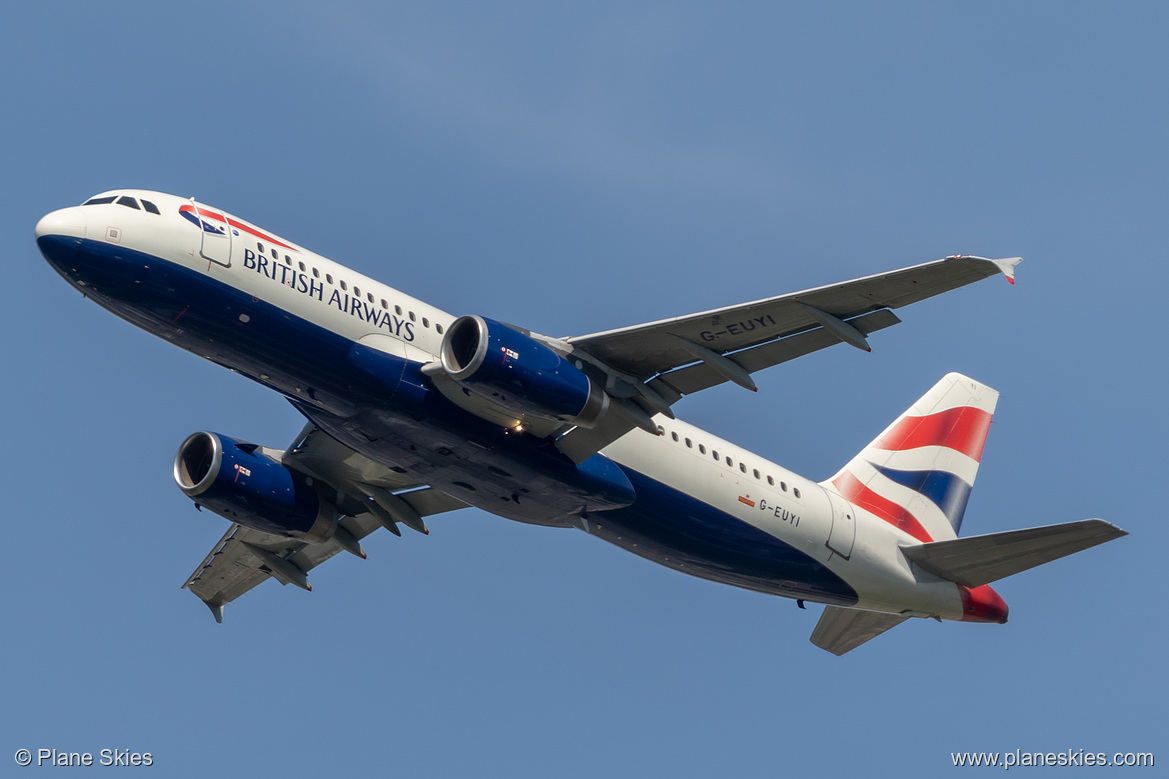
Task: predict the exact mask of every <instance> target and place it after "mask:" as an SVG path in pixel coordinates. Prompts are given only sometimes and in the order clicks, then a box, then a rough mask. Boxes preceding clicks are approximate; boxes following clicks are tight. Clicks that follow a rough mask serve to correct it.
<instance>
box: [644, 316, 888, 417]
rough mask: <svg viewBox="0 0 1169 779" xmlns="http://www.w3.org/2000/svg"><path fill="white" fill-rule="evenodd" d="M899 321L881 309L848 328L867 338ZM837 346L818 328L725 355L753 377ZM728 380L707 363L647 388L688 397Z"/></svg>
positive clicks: (669, 374) (676, 372)
mask: <svg viewBox="0 0 1169 779" xmlns="http://www.w3.org/2000/svg"><path fill="white" fill-rule="evenodd" d="M900 321H901V320H900V319H899V318H898V317H897V315H896V314H894V313H893V312H892V311H889V310H888V309H881V310H880V311H874V312H872V313H870V314H865V315H863V316H859V317H856V318H855V319H851V320H849V322H848V324H850V325H852V326H853V327H854V328H856V329H857V330H858V331H859V332H861V333H862V334H864V335H868V334H869V333H874V332H876V331H877V330H883V329H885V328H886V327H892V326H893V325H895V324H898V323H899V322H900ZM839 342H840V339H838V338H837V337H836V336H835V335H833V334H832V333H831V332H829V331H828V330H826V329H824V328H819V329H816V330H809V331H807V332H804V333H800V334H799V335H793V336H789V337H787V338H781V339H779V340H778V341H770V342H768V343H765V344H761V345H759V346H754V347H751V348H749V349H743V350H742V351H738V352H734V353H732V354H729V355H727V359H730V360H732V361H733V362H735V363H737V364H738V365H739V366H740V367H742V368H743V370H745V371H747V373H755V372H756V371H761V370H763V369H764V368H770V367H771V366H773V365H778V364H779V363H781V362H787V361H788V360H794V359H796V358H797V357H802V356H804V355H805V354H811V353H812V352H815V351H818V350H820V349H825V348H827V347H829V346H832V345H833V344H836V343H839ZM727 380H728V378H727V377H726V376H724V375H722V374H720V373H719V372H718V371H716V370H715V369H713V368H711V367H710V366H709V365H707V364H706V363H701V362H700V363H697V364H695V365H687V366H686V367H684V368H676V369H674V370H672V371H668V372H666V373H663V374H662V375H661V376H658V377H657V378H656V379H654V380H653V381H651V382H649V386H650V387H652V388H655V389H658V387H659V385H660V384H663V383H664V384H667V385H669V387H670V388H671V389H673V390H674V391H675V392H676V393H677V394H679V395H690V394H692V393H695V392H698V391H699V390H704V389H709V388H710V387H714V386H716V385H718V384H722V383H724V382H726V381H727ZM659 392H660V393H661V394H663V395H665V396H667V397H669V396H670V395H669V393H667V392H665V391H664V390H659Z"/></svg>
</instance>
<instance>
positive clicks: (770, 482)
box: [767, 476, 775, 487]
mask: <svg viewBox="0 0 1169 779" xmlns="http://www.w3.org/2000/svg"><path fill="white" fill-rule="evenodd" d="M767 483H768V484H770V485H771V486H772V487H774V486H775V479H773V478H771V476H768V477H767Z"/></svg>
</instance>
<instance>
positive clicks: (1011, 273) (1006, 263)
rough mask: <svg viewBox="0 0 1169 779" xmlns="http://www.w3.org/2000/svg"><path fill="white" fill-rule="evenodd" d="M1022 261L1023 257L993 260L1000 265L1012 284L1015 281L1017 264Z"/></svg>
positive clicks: (1000, 268)
mask: <svg viewBox="0 0 1169 779" xmlns="http://www.w3.org/2000/svg"><path fill="white" fill-rule="evenodd" d="M1022 261H1023V258H1022V257H1006V258H1004V259H1001V260H991V262H993V263H994V264H995V265H997V266H998V267H999V270H1000V271H1002V273H1003V275H1004V276H1006V277H1007V282H1008V283H1010V284H1014V283H1015V266H1016V265H1018V264H1019V263H1020V262H1022Z"/></svg>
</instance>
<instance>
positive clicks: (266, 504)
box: [174, 432, 339, 543]
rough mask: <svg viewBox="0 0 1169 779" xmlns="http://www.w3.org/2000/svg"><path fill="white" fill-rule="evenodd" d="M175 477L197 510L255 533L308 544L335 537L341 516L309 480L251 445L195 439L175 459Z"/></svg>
mask: <svg viewBox="0 0 1169 779" xmlns="http://www.w3.org/2000/svg"><path fill="white" fill-rule="evenodd" d="M174 477H175V482H176V483H177V484H178V485H179V489H181V490H182V491H183V493H184V494H185V495H186V496H187V497H189V498H190V499H191V500H193V501H195V503H196V505H199V506H206V507H207V508H209V509H211V510H212V511H214V512H215V513H216V514H219V515H220V516H222V517H224V518H225V519H228V520H230V521H232V522H238V523H239V524H241V525H244V526H246V527H250V528H252V529H254V530H259V531H261V532H264V533H272V534H274V535H279V536H286V537H288V538H295V539H299V540H302V541H308V542H312V543H321V542H323V541H327V540H328V539H329V538H331V537H333V535H334V534H335V533H336V531H337V519H338V516H339V513H338V511H337V509H336V508H335V507H334V506H333V504H332V503H331V502H330V501H328V500H327V499H325V498H324V497H322V495H321V494H320V493H319V492H318V490H317V488H316V487H314V485H313V480H312V479H311V478H309V477H307V476H304V475H302V474H299V473H296V472H295V471H291V470H289V469H288V468H286V467H284V465H282V464H281V463H279V462H277V461H276V460H274V459H273V458H271V457H269V456H268V455H266V454H264V453H263V452H262V451H261V449H260V447H258V446H256V445H255V444H249V443H244V442H241V441H237V440H235V439H234V438H228V437H227V436H224V435H219V434H218V433H208V432H199V433H193V434H191V435H190V436H187V440H185V441H183V444H182V446H180V447H179V451H178V454H176V455H175V465H174Z"/></svg>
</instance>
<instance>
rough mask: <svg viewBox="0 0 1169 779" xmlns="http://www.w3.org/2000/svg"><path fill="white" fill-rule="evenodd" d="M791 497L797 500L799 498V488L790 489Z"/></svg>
mask: <svg viewBox="0 0 1169 779" xmlns="http://www.w3.org/2000/svg"><path fill="white" fill-rule="evenodd" d="M792 495H795V496H796V497H797V498H798V497H800V488H799V487H793V488H792Z"/></svg>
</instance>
